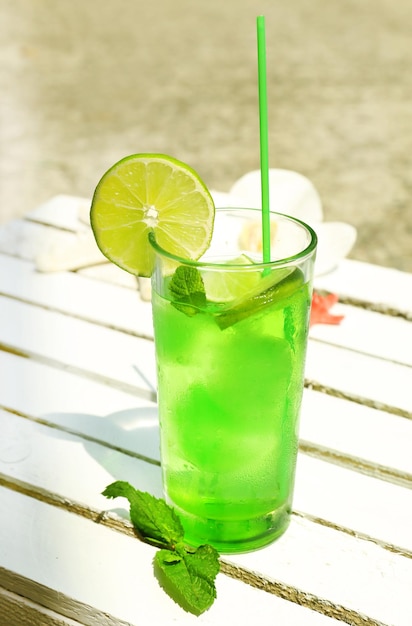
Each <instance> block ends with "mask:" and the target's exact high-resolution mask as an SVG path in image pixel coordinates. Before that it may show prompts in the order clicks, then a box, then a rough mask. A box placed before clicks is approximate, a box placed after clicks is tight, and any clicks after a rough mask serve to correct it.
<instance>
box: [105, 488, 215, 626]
mask: <svg viewBox="0 0 412 626" xmlns="http://www.w3.org/2000/svg"><path fill="white" fill-rule="evenodd" d="M103 495H104V496H106V498H118V497H124V498H126V499H127V500H128V501H129V504H130V519H131V522H132V524H133V526H134V528H135V530H136V533H137V534H138V536H139V537H140V538H141V539H142V540H143V541H145V542H146V543H150V544H151V545H154V546H156V547H159V548H161V549H160V550H159V551H158V552H156V554H155V557H154V573H155V576H156V578H157V580H158V581H159V584H160V585H161V587H162V588H163V589H164V590H165V591H166V593H167V594H168V595H169V596H170V597H171V598H173V600H175V602H177V603H178V604H179V605H180V606H181V607H182V608H183V609H185V610H186V611H188V612H190V613H193V614H194V615H200V614H201V613H203V612H204V611H206V610H207V609H209V608H210V607H211V606H212V604H213V602H214V600H215V598H216V587H215V579H216V576H217V574H218V572H219V569H220V564H219V554H218V552H217V551H216V550H215V549H214V548H213V547H212V546H209V545H207V544H206V545H202V546H199V547H198V548H196V549H195V548H190V547H189V546H187V545H186V544H185V543H184V530H183V527H182V524H181V522H180V519H179V517H178V516H177V514H176V513H175V511H174V510H173V508H172V507H170V506H169V505H168V504H166V502H165V501H164V500H163V499H161V498H155V497H154V496H152V495H151V494H149V493H146V492H143V491H138V490H137V489H135V488H134V487H132V485H130V484H129V483H128V482H125V481H116V482H114V483H112V484H111V485H108V486H107V487H106V489H105V490H104V491H103Z"/></svg>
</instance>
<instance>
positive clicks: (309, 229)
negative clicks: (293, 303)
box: [148, 207, 318, 271]
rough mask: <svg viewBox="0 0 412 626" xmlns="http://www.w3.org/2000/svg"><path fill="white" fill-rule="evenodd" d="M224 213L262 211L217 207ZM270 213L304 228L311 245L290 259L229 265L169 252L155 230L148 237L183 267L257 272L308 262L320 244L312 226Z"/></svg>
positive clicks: (159, 249)
mask: <svg viewBox="0 0 412 626" xmlns="http://www.w3.org/2000/svg"><path fill="white" fill-rule="evenodd" d="M223 211H256V212H257V213H259V215H261V209H257V208H255V207H217V208H216V212H219V213H220V212H223ZM269 213H270V215H274V216H279V217H281V218H285V219H287V220H289V221H290V222H294V223H295V224H298V225H299V226H302V227H303V228H304V229H305V230H306V231H307V232H308V233H309V235H310V241H309V244H308V245H307V246H306V248H304V249H303V250H300V252H297V253H296V254H293V255H290V256H288V257H283V258H281V259H275V260H273V261H266V262H264V261H261V262H253V263H230V265H229V264H228V263H227V262H214V261H207V260H206V261H200V260H196V259H188V258H185V257H181V256H179V255H177V254H173V253H172V252H169V251H168V250H166V249H165V248H163V247H162V246H161V245H160V244H159V243H158V242H157V240H156V235H155V232H154V230H152V231H150V232H149V235H148V237H149V242H150V245H151V246H152V248H153V249H154V250H155V252H157V253H158V254H160V255H162V256H165V257H166V258H168V259H171V260H173V261H175V262H177V263H180V264H181V265H190V266H194V267H202V268H208V267H209V268H214V269H219V268H225V269H226V270H239V268H242V269H243V270H247V269H251V268H253V269H254V270H255V271H256V268H257V267H258V268H259V269H265V268H276V267H279V266H285V265H292V264H296V262H297V261H299V262H302V261H304V260H306V259H307V258H308V257H310V256H311V255H312V254H313V252H314V251H315V250H316V246H317V243H318V236H317V234H316V232H315V230H314V229H313V228H312V227H311V226H309V224H307V223H306V222H303V221H302V220H300V219H299V218H298V217H294V216H292V215H287V214H286V213H280V212H279V211H270V212H269Z"/></svg>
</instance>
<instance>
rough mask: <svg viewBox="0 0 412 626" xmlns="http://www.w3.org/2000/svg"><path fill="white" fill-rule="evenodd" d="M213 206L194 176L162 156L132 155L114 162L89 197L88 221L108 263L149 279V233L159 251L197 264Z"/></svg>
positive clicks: (205, 242) (151, 262)
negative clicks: (90, 203) (153, 235)
mask: <svg viewBox="0 0 412 626" xmlns="http://www.w3.org/2000/svg"><path fill="white" fill-rule="evenodd" d="M214 216H215V207H214V203H213V199H212V196H211V195H210V193H209V191H208V189H207V187H206V185H205V184H204V183H203V182H202V180H201V179H200V178H199V176H198V174H197V173H196V172H195V171H194V170H193V169H192V168H191V167H189V166H188V165H186V164H185V163H182V162H181V161H178V160H177V159H174V158H173V157H170V156H167V155H164V154H134V155H131V156H128V157H125V158H123V159H121V160H120V161H118V162H117V163H115V164H114V165H113V166H112V167H111V168H110V169H109V170H108V171H107V172H106V173H105V174H104V175H103V177H102V178H101V180H100V182H99V183H98V185H97V187H96V190H95V192H94V195H93V200H92V206H91V210H90V223H91V227H92V230H93V234H94V237H95V239H96V243H97V245H98V247H99V248H100V250H101V252H102V253H103V254H104V256H105V257H107V258H108V259H109V260H110V261H112V262H113V263H115V264H116V265H118V266H119V267H121V268H122V269H124V270H126V271H128V272H130V273H132V274H136V275H138V276H147V277H149V276H151V274H152V272H153V265H154V253H153V250H152V247H151V245H150V243H149V238H148V236H149V233H150V232H154V233H155V237H156V241H157V243H158V244H159V246H161V247H162V248H164V249H165V250H167V251H168V252H170V253H171V254H174V255H176V256H180V257H183V258H185V259H192V260H197V259H198V258H199V257H201V256H202V254H204V252H205V251H206V250H207V248H208V247H209V244H210V240H211V238H212V232H213V223H214Z"/></svg>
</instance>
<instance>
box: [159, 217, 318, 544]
mask: <svg viewBox="0 0 412 626" xmlns="http://www.w3.org/2000/svg"><path fill="white" fill-rule="evenodd" d="M260 220H261V216H260V212H259V211H256V210H254V209H217V210H216V218H215V226H214V231H213V238H212V242H211V246H210V248H209V250H208V251H207V253H206V254H205V255H204V256H203V257H202V258H201V259H200V260H199V261H189V260H187V259H184V258H178V257H176V256H174V255H172V254H170V253H168V252H167V250H165V249H162V248H161V247H160V246H159V245H158V243H157V242H156V239H155V237H154V235H151V236H150V240H151V245H152V247H153V249H154V251H155V257H156V264H155V271H154V274H153V278H152V302H153V320H154V331H155V347H156V360H157V371H158V403H159V417H160V434H161V462H162V472H163V484H164V491H165V497H166V499H167V501H168V502H169V504H171V505H172V506H173V507H174V508H175V510H176V512H177V513H178V514H179V516H180V518H181V520H182V523H183V526H184V529H185V537H186V540H187V542H188V543H189V544H192V545H193V546H198V545H200V544H203V543H209V544H211V545H213V546H214V547H215V548H216V549H217V550H219V551H220V552H222V553H230V552H243V551H248V550H252V549H255V548H258V547H261V546H263V545H265V544H267V543H269V542H271V541H273V540H274V539H276V538H277V537H278V536H279V535H281V534H282V533H283V532H284V531H285V530H286V528H287V526H288V524H289V520H290V514H291V507H292V496H293V487H294V476H295V466H296V456H297V449H298V423H299V411H300V404H301V398H302V389H303V379H304V363H305V354H306V345H307V335H308V327H309V313H310V304H311V293H312V276H313V265H314V260H315V251H316V241H317V240H316V234H315V233H314V231H313V230H312V229H311V228H310V227H309V226H307V225H306V224H304V223H302V222H300V221H299V220H297V219H294V218H291V217H287V216H284V215H281V214H276V213H271V242H272V243H271V261H270V262H268V263H262V255H261V252H260V250H259V247H260V235H259V228H260V223H261V221H260Z"/></svg>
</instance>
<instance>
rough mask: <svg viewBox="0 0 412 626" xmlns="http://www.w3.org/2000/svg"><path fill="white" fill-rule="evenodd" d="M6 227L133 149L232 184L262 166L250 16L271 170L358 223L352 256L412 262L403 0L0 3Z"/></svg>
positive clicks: (408, 62) (410, 25) (332, 216)
mask: <svg viewBox="0 0 412 626" xmlns="http://www.w3.org/2000/svg"><path fill="white" fill-rule="evenodd" d="M0 12H1V13H0V93H1V97H0V222H5V221H6V220H8V219H10V218H12V217H13V216H17V215H23V214H24V213H25V212H27V211H28V210H30V209H32V208H34V207H36V206H37V205H38V204H40V203H41V202H44V201H46V200H47V199H48V198H50V197H51V196H53V195H56V194H60V193H68V194H74V195H80V196H86V197H91V195H92V193H93V190H94V187H95V185H96V183H97V181H98V180H99V178H100V176H101V175H102V174H103V172H104V171H105V170H106V169H108V167H109V166H110V165H112V164H113V163H114V162H115V161H116V160H118V159H120V158H121V157H123V156H125V155H127V154H131V153H135V152H164V153H169V154H172V155H174V156H175V157H177V158H179V159H182V160H183V161H187V162H188V163H189V164H191V165H192V166H193V167H194V168H195V169H196V170H197V171H198V172H199V174H200V175H201V176H202V177H203V179H204V180H205V182H206V183H207V184H208V185H209V186H210V187H212V188H214V189H218V190H221V191H227V190H229V188H230V186H231V185H232V183H233V182H234V181H235V180H236V179H237V178H238V177H240V176H241V175H242V174H244V173H245V172H247V171H249V170H251V169H256V168H258V167H259V138H258V134H259V130H258V104H257V75H256V64H257V61H256V16H257V15H259V14H263V15H265V16H266V37H267V63H268V80H269V86H268V95H269V118H270V119H269V127H270V164H271V166H272V167H280V168H286V169H291V170H295V171H298V172H300V173H302V174H304V175H305V176H307V177H309V178H310V179H311V180H312V181H313V183H314V184H315V185H316V187H317V189H318V190H319V192H320V194H321V197H322V200H323V206H324V212H325V218H326V219H327V220H343V221H347V222H350V223H352V224H353V225H355V226H356V227H357V228H358V241H357V244H356V246H355V248H354V249H353V251H352V253H351V256H352V257H353V258H357V259H360V260H365V261H369V262H372V263H377V264H380V265H388V266H392V267H395V268H398V269H403V270H408V271H412V167H411V165H412V104H411V100H412V71H411V67H412V38H411V37H412V36H411V32H412V6H411V3H410V0H288V2H275V1H274V0H207V1H204V2H200V1H199V0H151V2H148V1H147V0H0Z"/></svg>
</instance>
